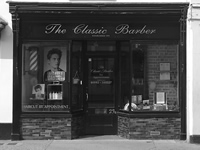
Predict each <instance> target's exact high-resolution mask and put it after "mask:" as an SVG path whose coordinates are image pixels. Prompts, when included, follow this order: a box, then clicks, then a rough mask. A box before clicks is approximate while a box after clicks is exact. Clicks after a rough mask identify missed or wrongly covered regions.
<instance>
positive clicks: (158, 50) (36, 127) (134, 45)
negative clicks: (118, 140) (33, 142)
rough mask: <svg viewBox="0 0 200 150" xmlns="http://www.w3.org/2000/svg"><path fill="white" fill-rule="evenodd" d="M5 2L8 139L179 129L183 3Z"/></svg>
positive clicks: (167, 133) (177, 134)
mask: <svg viewBox="0 0 200 150" xmlns="http://www.w3.org/2000/svg"><path fill="white" fill-rule="evenodd" d="M9 5H10V13H11V14H12V19H13V32H14V47H13V58H14V59H13V62H14V63H13V83H14V84H13V128H12V139H13V140H18V139H75V138H79V137H80V136H83V135H118V136H122V137H125V138H129V139H150V138H156V139H184V138H185V136H186V134H185V133H186V115H185V114H186V108H185V107H186V98H185V97H186V94H185V93H186V86H185V84H186V83H185V75H186V70H185V64H186V59H185V57H186V56H185V53H186V44H185V36H186V32H185V26H186V25H185V17H186V11H187V4H183V3H182V4H173V5H172V4H124V3H123V4H118V3H112V4H110V3H108V4H104V5H102V4H98V3H97V4H95V5H94V4H73V3H56V4H55V3H23V2H9Z"/></svg>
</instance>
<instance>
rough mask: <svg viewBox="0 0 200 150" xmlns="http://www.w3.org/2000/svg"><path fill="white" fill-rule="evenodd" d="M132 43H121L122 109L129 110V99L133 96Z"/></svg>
mask: <svg viewBox="0 0 200 150" xmlns="http://www.w3.org/2000/svg"><path fill="white" fill-rule="evenodd" d="M130 58H131V57H130V43H129V42H121V43H120V70H121V74H120V75H121V80H120V81H121V86H120V88H121V90H120V91H121V98H120V103H121V105H120V106H121V108H120V109H122V110H125V111H129V101H130V98H131V87H130V85H131V81H130V75H131V70H130Z"/></svg>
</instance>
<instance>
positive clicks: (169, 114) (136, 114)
mask: <svg viewBox="0 0 200 150" xmlns="http://www.w3.org/2000/svg"><path fill="white" fill-rule="evenodd" d="M117 114H118V115H119V116H128V117H131V118H161V117H163V118H180V117H181V114H180V112H179V111H131V112H130V113H129V112H128V111H124V110H119V111H118V112H117Z"/></svg>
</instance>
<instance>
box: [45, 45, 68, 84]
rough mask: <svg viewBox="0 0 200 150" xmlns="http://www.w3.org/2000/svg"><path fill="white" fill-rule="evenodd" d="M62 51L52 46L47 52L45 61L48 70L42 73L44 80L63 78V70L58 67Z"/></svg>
mask: <svg viewBox="0 0 200 150" xmlns="http://www.w3.org/2000/svg"><path fill="white" fill-rule="evenodd" d="M61 57H62V51H61V50H60V49H58V48H53V49H51V50H49V51H48V53H47V62H48V65H49V68H50V69H49V70H47V71H46V72H45V73H44V81H45V82H46V81H56V80H58V81H60V80H64V77H65V71H64V70H63V69H61V68H60V60H61Z"/></svg>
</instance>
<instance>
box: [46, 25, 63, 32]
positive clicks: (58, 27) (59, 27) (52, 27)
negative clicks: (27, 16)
mask: <svg viewBox="0 0 200 150" xmlns="http://www.w3.org/2000/svg"><path fill="white" fill-rule="evenodd" d="M45 33H46V34H51V33H54V34H65V33H66V29H65V28H63V27H62V25H61V24H49V25H47V26H46V27H45Z"/></svg>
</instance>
